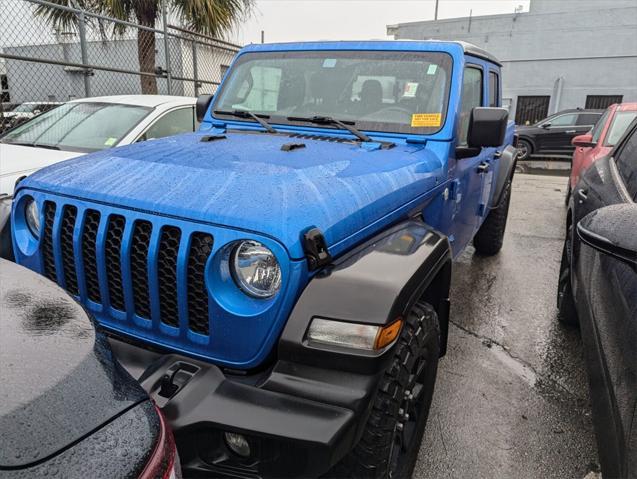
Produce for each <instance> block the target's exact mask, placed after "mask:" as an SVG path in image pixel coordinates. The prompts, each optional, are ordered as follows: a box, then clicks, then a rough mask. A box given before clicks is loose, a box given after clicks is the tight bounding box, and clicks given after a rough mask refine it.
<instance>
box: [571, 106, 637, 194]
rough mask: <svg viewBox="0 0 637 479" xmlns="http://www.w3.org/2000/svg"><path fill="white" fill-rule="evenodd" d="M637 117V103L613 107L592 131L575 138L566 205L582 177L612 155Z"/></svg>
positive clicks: (608, 109)
mask: <svg viewBox="0 0 637 479" xmlns="http://www.w3.org/2000/svg"><path fill="white" fill-rule="evenodd" d="M635 117H637V103H621V104H615V105H611V106H609V107H608V108H607V109H606V111H605V112H604V114H603V115H602V117H601V118H600V119H599V121H598V122H597V124H596V125H595V126H594V127H593V129H592V130H591V131H589V132H588V133H586V134H585V135H579V136H576V137H575V138H573V141H572V142H571V143H572V145H573V146H574V147H575V152H574V153H573V161H572V166H571V177H570V180H569V183H568V192H567V194H566V204H568V200H569V198H570V196H571V191H572V190H573V188H575V185H576V184H577V182H578V181H579V177H580V175H581V174H582V173H583V172H584V171H585V170H586V169H587V168H588V167H589V166H591V165H592V164H593V162H595V160H597V159H599V158H601V157H603V156H606V155H607V154H608V153H610V151H611V149H612V148H613V146H615V143H617V141H618V140H619V139H620V138H621V137H622V135H623V134H624V132H625V131H626V129H627V128H628V126H629V125H630V123H631V122H632V121H633V119H635Z"/></svg>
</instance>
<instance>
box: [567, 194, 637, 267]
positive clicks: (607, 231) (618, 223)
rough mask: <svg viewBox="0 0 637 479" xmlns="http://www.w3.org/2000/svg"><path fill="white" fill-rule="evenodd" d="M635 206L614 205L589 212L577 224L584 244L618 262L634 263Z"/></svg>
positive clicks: (636, 251)
mask: <svg viewBox="0 0 637 479" xmlns="http://www.w3.org/2000/svg"><path fill="white" fill-rule="evenodd" d="M636 225H637V206H635V205H634V204H617V205H611V206H606V207H604V208H600V209H598V210H595V211H593V212H592V213H589V214H588V215H587V216H585V217H584V218H583V219H582V220H581V221H580V222H579V223H578V224H577V234H578V235H579V237H580V239H581V240H582V242H583V243H585V244H587V245H589V246H590V247H592V248H594V249H596V250H598V251H601V252H602V253H604V254H608V255H610V256H613V257H615V258H617V259H619V260H621V261H626V262H629V263H633V264H637V234H635V233H636V232H637V226H636Z"/></svg>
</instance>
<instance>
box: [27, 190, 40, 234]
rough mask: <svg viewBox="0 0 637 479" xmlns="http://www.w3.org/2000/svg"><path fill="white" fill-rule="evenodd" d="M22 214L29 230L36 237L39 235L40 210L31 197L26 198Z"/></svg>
mask: <svg viewBox="0 0 637 479" xmlns="http://www.w3.org/2000/svg"><path fill="white" fill-rule="evenodd" d="M24 216H25V220H26V222H27V226H28V227H29V230H30V231H31V233H32V234H33V236H35V237H36V238H39V237H40V210H39V209H38V205H37V203H36V202H35V200H34V199H33V198H30V199H29V200H27V204H26V206H25V207H24Z"/></svg>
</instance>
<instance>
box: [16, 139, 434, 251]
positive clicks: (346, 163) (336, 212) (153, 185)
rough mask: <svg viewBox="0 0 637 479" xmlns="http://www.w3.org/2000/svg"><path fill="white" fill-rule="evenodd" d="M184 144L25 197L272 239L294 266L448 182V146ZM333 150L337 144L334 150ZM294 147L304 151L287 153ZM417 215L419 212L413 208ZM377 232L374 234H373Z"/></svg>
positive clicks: (93, 167) (97, 159)
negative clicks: (97, 205) (308, 249)
mask: <svg viewBox="0 0 637 479" xmlns="http://www.w3.org/2000/svg"><path fill="white" fill-rule="evenodd" d="M203 136H205V133H202V132H199V133H194V134H187V135H180V136H176V137H170V138H164V139H161V140H155V141H147V142H144V143H137V144H134V145H130V146H125V147H121V148H114V149H110V150H105V151H103V152H99V153H94V154H91V155H87V156H84V157H82V158H77V159H73V160H69V161H65V162H62V163H59V164H57V165H54V166H52V167H49V168H45V169H43V170H40V171H39V172H37V173H36V174H34V175H32V176H30V177H29V178H27V180H25V181H24V182H23V183H21V187H29V188H35V189H39V190H43V191H49V192H52V193H57V194H62V195H68V196H74V197H78V198H83V199H86V200H89V201H99V202H104V203H110V204H114V205H118V206H124V207H129V208H135V209H138V210H145V211H148V212H153V213H158V214H163V215H173V216H178V217H182V218H186V219H191V220H195V221H202V222H208V223H214V224H217V225H221V226H225V227H231V228H236V229H242V230H250V231H254V232H257V233H261V234H265V235H268V236H271V237H273V238H275V239H277V240H279V241H280V242H281V243H282V244H283V245H284V246H285V247H286V248H287V249H288V252H289V254H290V256H291V257H292V258H302V257H303V256H304V253H303V249H302V245H301V242H300V234H301V232H303V231H305V230H306V229H308V228H309V227H318V228H320V229H321V230H322V231H323V232H324V234H325V238H326V240H327V242H328V245H329V247H330V251H331V252H332V254H338V253H339V252H340V251H339V248H341V247H342V246H343V245H340V246H339V242H343V241H344V240H346V239H348V238H349V239H350V240H352V237H353V236H355V235H361V236H365V235H369V234H370V233H372V232H373V231H375V228H378V227H379V226H381V225H380V224H376V225H374V224H375V223H389V222H391V221H392V220H394V218H393V217H392V214H396V212H397V210H399V209H400V208H401V207H406V206H408V204H409V203H410V202H411V201H414V200H417V199H418V198H419V197H421V196H423V195H425V194H427V193H428V192H430V190H432V189H433V188H434V187H435V186H437V185H439V184H440V183H442V182H443V181H444V178H443V171H444V170H445V168H444V166H445V163H446V144H444V143H437V144H436V143H435V142H429V143H428V144H427V146H426V148H425V145H424V144H406V143H402V144H398V145H396V146H395V147H394V148H391V149H379V148H374V146H375V145H376V146H378V144H363V145H362V146H361V145H360V144H358V143H353V142H349V141H347V142H338V141H334V138H329V137H326V138H325V139H323V140H321V139H307V138H303V139H301V138H292V137H290V136H288V135H285V134H281V135H271V134H265V133H260V132H228V133H226V138H225V139H219V140H216V141H201V139H202V137H203ZM328 140H332V141H328ZM287 143H303V144H305V147H303V148H299V149H294V150H292V151H282V149H281V147H282V145H284V144H287ZM409 206H410V207H413V206H414V205H409ZM367 227H370V228H373V230H365V228H367Z"/></svg>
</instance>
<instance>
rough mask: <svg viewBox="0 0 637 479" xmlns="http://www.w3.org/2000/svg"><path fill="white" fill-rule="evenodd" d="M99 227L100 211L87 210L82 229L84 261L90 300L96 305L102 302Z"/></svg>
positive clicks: (85, 278)
mask: <svg viewBox="0 0 637 479" xmlns="http://www.w3.org/2000/svg"><path fill="white" fill-rule="evenodd" d="M99 226H100V213H99V211H96V210H86V215H85V218H84V228H83V229H82V261H83V265H84V280H85V281H86V291H87V293H88V298H89V299H90V300H91V301H93V302H95V303H101V302H102V294H101V293H100V283H99V278H98V276H97V229H98V228H99Z"/></svg>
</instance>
